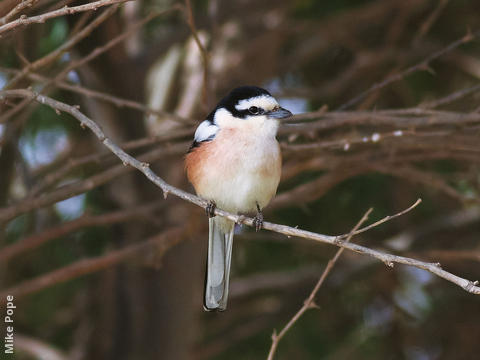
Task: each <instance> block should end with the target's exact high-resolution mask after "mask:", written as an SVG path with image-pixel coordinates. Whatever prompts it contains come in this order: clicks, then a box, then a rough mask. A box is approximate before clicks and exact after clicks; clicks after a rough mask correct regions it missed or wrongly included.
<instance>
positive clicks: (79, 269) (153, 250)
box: [0, 228, 185, 305]
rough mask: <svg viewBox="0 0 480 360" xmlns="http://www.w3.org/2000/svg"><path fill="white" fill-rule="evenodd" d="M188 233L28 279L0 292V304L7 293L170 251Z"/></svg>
mask: <svg viewBox="0 0 480 360" xmlns="http://www.w3.org/2000/svg"><path fill="white" fill-rule="evenodd" d="M184 235H185V230H184V229H181V228H171V229H169V230H167V231H165V232H162V233H160V234H157V235H155V236H153V237H151V238H150V239H148V240H146V241H144V242H142V243H140V244H138V243H137V244H134V245H130V246H127V247H125V248H123V249H120V250H114V251H111V252H109V253H107V254H106V255H102V256H97V257H93V258H86V259H82V260H79V261H76V262H74V263H73V264H70V265H68V266H65V267H63V268H61V269H58V270H54V271H52V272H49V273H47V274H44V275H40V276H38V277H36V278H33V279H31V280H26V281H24V282H22V283H20V284H18V285H16V286H13V287H11V288H9V289H5V290H2V291H1V292H0V305H1V304H3V303H4V302H5V301H6V299H7V295H11V296H14V297H15V298H20V297H22V296H25V295H28V294H31V293H34V292H37V291H40V290H42V289H45V288H47V287H50V286H53V285H55V284H58V283H61V282H65V281H68V280H71V279H75V278H77V277H79V276H83V275H86V274H91V273H94V272H97V271H100V270H103V269H106V268H109V267H111V266H112V265H116V264H119V263H120V262H122V261H125V260H128V259H131V258H133V257H135V256H138V255H140V254H142V253H144V254H153V255H155V256H161V255H163V253H165V251H166V250H168V249H169V248H170V247H172V246H173V245H175V244H177V243H178V242H179V241H180V240H181V239H182V237H183V236H184Z"/></svg>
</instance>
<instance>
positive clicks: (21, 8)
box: [0, 0, 38, 25]
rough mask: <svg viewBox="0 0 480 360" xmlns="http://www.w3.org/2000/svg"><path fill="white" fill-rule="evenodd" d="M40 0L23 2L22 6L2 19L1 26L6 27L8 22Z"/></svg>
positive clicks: (19, 5)
mask: <svg viewBox="0 0 480 360" xmlns="http://www.w3.org/2000/svg"><path fill="white" fill-rule="evenodd" d="M37 1H38V0H23V1H22V2H21V3H20V4H18V5H17V6H15V7H14V8H13V9H12V10H10V12H9V13H8V14H7V15H5V16H4V17H2V18H1V19H0V24H1V25H5V24H6V23H7V21H8V20H10V19H11V18H12V17H14V16H15V15H17V14H18V13H19V12H20V11H22V10H23V9H25V8H27V7H32V6H33V5H34V4H35V3H36V2H37Z"/></svg>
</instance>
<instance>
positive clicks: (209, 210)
mask: <svg viewBox="0 0 480 360" xmlns="http://www.w3.org/2000/svg"><path fill="white" fill-rule="evenodd" d="M216 207H217V204H215V201H213V200H210V201H209V202H208V204H207V206H205V213H206V214H207V216H208V217H209V218H212V217H214V216H215V208H216Z"/></svg>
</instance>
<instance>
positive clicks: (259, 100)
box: [235, 95, 278, 110]
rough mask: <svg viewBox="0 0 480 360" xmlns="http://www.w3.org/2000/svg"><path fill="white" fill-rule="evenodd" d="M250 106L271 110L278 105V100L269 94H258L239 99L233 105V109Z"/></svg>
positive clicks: (244, 108) (242, 108) (243, 108)
mask: <svg viewBox="0 0 480 360" xmlns="http://www.w3.org/2000/svg"><path fill="white" fill-rule="evenodd" d="M251 106H256V107H258V108H262V109H264V110H272V109H273V108H275V107H277V106H278V102H277V100H275V99H274V98H273V97H271V96H268V95H260V96H256V97H253V98H250V99H244V100H240V101H239V102H238V104H237V105H235V109H237V110H246V109H248V108H249V107H251Z"/></svg>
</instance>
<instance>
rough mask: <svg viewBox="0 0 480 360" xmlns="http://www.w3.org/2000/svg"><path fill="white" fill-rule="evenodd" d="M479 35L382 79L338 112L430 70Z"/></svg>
mask: <svg viewBox="0 0 480 360" xmlns="http://www.w3.org/2000/svg"><path fill="white" fill-rule="evenodd" d="M479 35H480V31H477V32H475V33H473V34H472V33H470V32H469V33H467V34H466V35H464V36H463V37H462V38H460V39H458V40H456V41H454V42H453V43H451V44H450V45H448V46H447V47H445V48H443V49H441V50H440V51H437V52H436V53H433V54H431V55H430V56H428V57H427V58H426V59H423V60H422V61H420V62H419V63H417V64H415V65H413V66H410V67H409V68H407V69H405V70H403V71H402V72H399V73H397V74H393V75H391V76H388V77H387V78H386V79H384V80H383V81H381V82H379V83H375V84H373V85H372V86H371V87H370V88H368V89H367V90H365V91H363V92H362V93H360V94H359V95H357V96H355V97H354V98H353V99H350V100H349V101H347V102H346V103H344V104H343V105H341V106H340V107H339V108H338V110H345V109H347V108H349V107H350V106H352V105H354V104H356V103H358V102H359V101H361V100H363V99H364V98H365V97H366V96H367V95H369V94H371V93H372V92H374V91H377V90H380V89H382V88H384V87H385V86H387V85H390V84H391V83H393V82H396V81H399V80H402V79H404V78H405V77H407V76H408V75H410V74H412V73H414V72H417V71H421V70H424V71H428V70H430V68H429V64H430V63H431V62H432V61H433V60H435V59H437V58H439V57H440V56H443V55H445V54H447V53H449V52H451V51H453V50H455V49H456V48H458V47H459V46H460V45H463V44H466V43H468V42H470V41H472V40H473V39H475V38H476V37H478V36H479Z"/></svg>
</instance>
